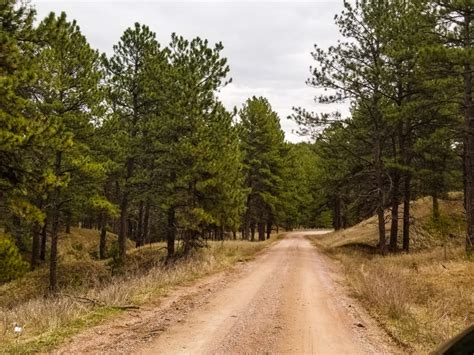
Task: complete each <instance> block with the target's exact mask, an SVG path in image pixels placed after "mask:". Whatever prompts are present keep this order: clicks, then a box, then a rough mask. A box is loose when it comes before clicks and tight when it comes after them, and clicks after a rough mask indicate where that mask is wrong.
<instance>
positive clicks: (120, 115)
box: [105, 23, 164, 263]
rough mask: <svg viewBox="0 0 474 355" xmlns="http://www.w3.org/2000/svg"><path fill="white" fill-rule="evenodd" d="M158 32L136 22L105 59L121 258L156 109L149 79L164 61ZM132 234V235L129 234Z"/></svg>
mask: <svg viewBox="0 0 474 355" xmlns="http://www.w3.org/2000/svg"><path fill="white" fill-rule="evenodd" d="M163 55H164V54H163V53H162V52H161V51H160V46H159V44H158V42H157V41H156V35H155V33H153V32H152V31H150V29H149V28H148V27H147V26H144V25H140V24H139V23H135V25H134V27H133V28H128V29H127V30H126V31H125V32H124V34H123V35H122V37H121V39H120V41H119V43H118V44H117V45H115V46H114V54H113V55H112V57H111V58H109V59H107V60H106V61H105V66H106V68H107V86H108V97H109V101H110V104H111V107H112V113H111V115H110V117H109V120H110V123H109V125H111V127H113V128H112V129H113V130H112V132H114V136H113V137H111V138H112V139H114V141H115V142H116V143H115V144H116V145H115V148H116V150H115V151H114V152H113V154H114V160H115V161H116V162H118V163H119V165H121V166H122V168H120V170H119V174H120V179H119V180H118V183H119V188H120V192H119V194H120V201H119V207H120V227H119V233H118V234H119V243H118V244H119V259H120V261H121V262H122V263H123V262H124V261H125V257H126V240H127V230H128V228H127V220H128V218H129V208H130V205H131V203H132V202H133V200H134V199H135V198H136V196H137V193H138V192H137V191H138V189H139V187H138V185H139V184H141V183H142V182H143V179H142V176H141V175H140V174H141V172H142V171H141V166H140V163H141V161H140V157H141V155H142V154H144V151H143V149H144V143H145V138H146V137H145V136H144V133H145V132H146V127H147V125H148V124H149V122H148V121H149V120H150V115H151V114H152V109H153V98H152V93H151V92H150V90H149V86H150V85H151V84H150V83H149V82H150V81H151V80H154V79H155V78H156V73H155V72H154V71H155V70H156V68H155V67H154V62H155V61H159V62H161V61H163V60H164V57H163ZM128 237H131V235H128Z"/></svg>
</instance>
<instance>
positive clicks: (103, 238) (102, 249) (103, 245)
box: [99, 224, 107, 260]
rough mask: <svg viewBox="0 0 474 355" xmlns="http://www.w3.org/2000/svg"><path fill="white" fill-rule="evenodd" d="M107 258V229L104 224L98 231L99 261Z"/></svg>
mask: <svg viewBox="0 0 474 355" xmlns="http://www.w3.org/2000/svg"><path fill="white" fill-rule="evenodd" d="M106 258H107V227H106V226H105V224H104V225H103V226H102V228H101V229H100V240H99V259H100V260H104V259H106Z"/></svg>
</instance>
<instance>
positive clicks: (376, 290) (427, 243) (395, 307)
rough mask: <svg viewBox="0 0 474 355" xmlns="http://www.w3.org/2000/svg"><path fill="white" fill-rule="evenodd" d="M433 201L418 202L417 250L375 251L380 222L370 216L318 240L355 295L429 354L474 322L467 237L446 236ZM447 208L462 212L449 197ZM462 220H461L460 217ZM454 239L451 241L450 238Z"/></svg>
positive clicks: (473, 268) (412, 347)
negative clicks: (436, 222)
mask: <svg viewBox="0 0 474 355" xmlns="http://www.w3.org/2000/svg"><path fill="white" fill-rule="evenodd" d="M428 202H429V201H427V200H426V199H425V200H420V201H417V202H416V203H414V206H415V214H414V217H415V220H414V225H415V227H416V231H415V233H414V234H415V235H414V239H415V241H416V242H417V244H415V245H416V247H415V248H414V249H415V251H414V252H412V253H410V254H401V253H400V254H395V255H389V256H386V257H382V256H379V255H376V254H374V253H373V251H374V246H375V243H376V240H377V231H376V226H374V225H373V224H372V223H370V222H371V221H365V222H363V223H361V224H359V225H357V226H355V227H352V228H350V229H348V230H346V231H341V232H337V233H331V234H328V235H326V236H323V237H320V238H315V237H312V240H313V242H314V243H315V244H316V245H318V246H319V247H320V248H321V249H323V250H325V251H326V252H327V253H328V254H329V255H331V256H332V257H334V258H336V259H337V260H339V261H340V262H341V263H342V265H343V267H344V270H345V273H346V276H347V282H348V283H349V285H350V287H351V289H352V291H353V293H354V296H355V297H356V298H358V299H359V300H360V301H361V302H362V304H363V305H365V307H366V308H367V310H368V311H369V312H370V313H371V314H372V315H373V316H374V317H375V318H376V319H377V320H378V321H379V322H380V324H381V325H382V326H383V327H384V328H385V329H386V330H387V332H388V333H389V334H391V335H392V336H393V337H394V338H395V339H396V340H397V341H398V342H399V343H400V344H403V345H404V346H405V347H406V350H407V351H408V352H412V353H417V354H420V353H428V352H430V351H432V350H434V349H435V348H436V347H437V346H439V345H440V344H442V343H443V342H444V341H446V340H447V339H449V338H451V337H452V336H454V335H455V334H456V333H458V332H459V331H461V330H463V329H464V328H466V327H467V326H469V325H471V324H473V323H474V261H473V260H469V259H468V258H467V257H466V254H465V252H464V248H463V246H462V239H461V238H462V237H459V236H456V235H455V236H454V237H453V234H452V233H451V232H448V233H450V234H451V237H449V238H445V236H444V235H443V234H444V233H446V228H448V229H453V230H456V229H459V225H454V224H453V223H452V221H453V219H452V218H450V219H449V221H450V222H449V223H451V224H452V225H450V226H448V227H446V226H443V228H442V229H441V230H442V233H441V232H440V230H439V228H435V227H436V226H433V223H432V221H431V220H430V217H429V213H428V214H425V213H421V212H423V211H426V210H427V209H429V208H428V207H429V206H427V203H428ZM443 206H444V209H443V213H444V216H445V217H446V216H447V214H448V213H451V214H453V213H454V214H456V211H457V213H460V209H459V208H457V209H454V208H453V204H452V203H451V202H449V201H447V202H444V203H443ZM454 220H459V221H460V220H461V219H459V218H458V219H454ZM448 239H449V240H448Z"/></svg>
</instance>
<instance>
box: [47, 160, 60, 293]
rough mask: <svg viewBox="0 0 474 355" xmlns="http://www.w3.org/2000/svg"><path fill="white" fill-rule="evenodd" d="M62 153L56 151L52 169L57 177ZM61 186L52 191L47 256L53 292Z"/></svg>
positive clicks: (50, 289)
mask: <svg viewBox="0 0 474 355" xmlns="http://www.w3.org/2000/svg"><path fill="white" fill-rule="evenodd" d="M61 160H62V153H61V152H57V153H56V160H55V163H54V171H55V174H56V176H57V177H59V176H60V175H61ZM60 195H61V187H60V186H56V187H55V189H54V192H53V199H52V211H51V251H50V257H49V291H50V293H52V294H55V293H56V292H57V289H58V277H57V271H58V239H59V218H60V211H59V209H60V198H61V196H60Z"/></svg>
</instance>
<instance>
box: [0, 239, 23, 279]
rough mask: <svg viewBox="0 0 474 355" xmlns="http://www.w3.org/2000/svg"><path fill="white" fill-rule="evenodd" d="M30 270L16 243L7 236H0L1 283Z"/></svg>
mask: <svg viewBox="0 0 474 355" xmlns="http://www.w3.org/2000/svg"><path fill="white" fill-rule="evenodd" d="M27 271H28V263H26V262H25V261H24V260H23V258H22V257H21V255H20V252H19V251H18V248H17V247H16V246H15V244H14V243H13V242H12V241H11V240H10V239H7V238H0V283H5V282H8V281H11V280H14V279H16V278H18V277H20V276H23V275H24V274H25V273H26V272H27Z"/></svg>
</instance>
